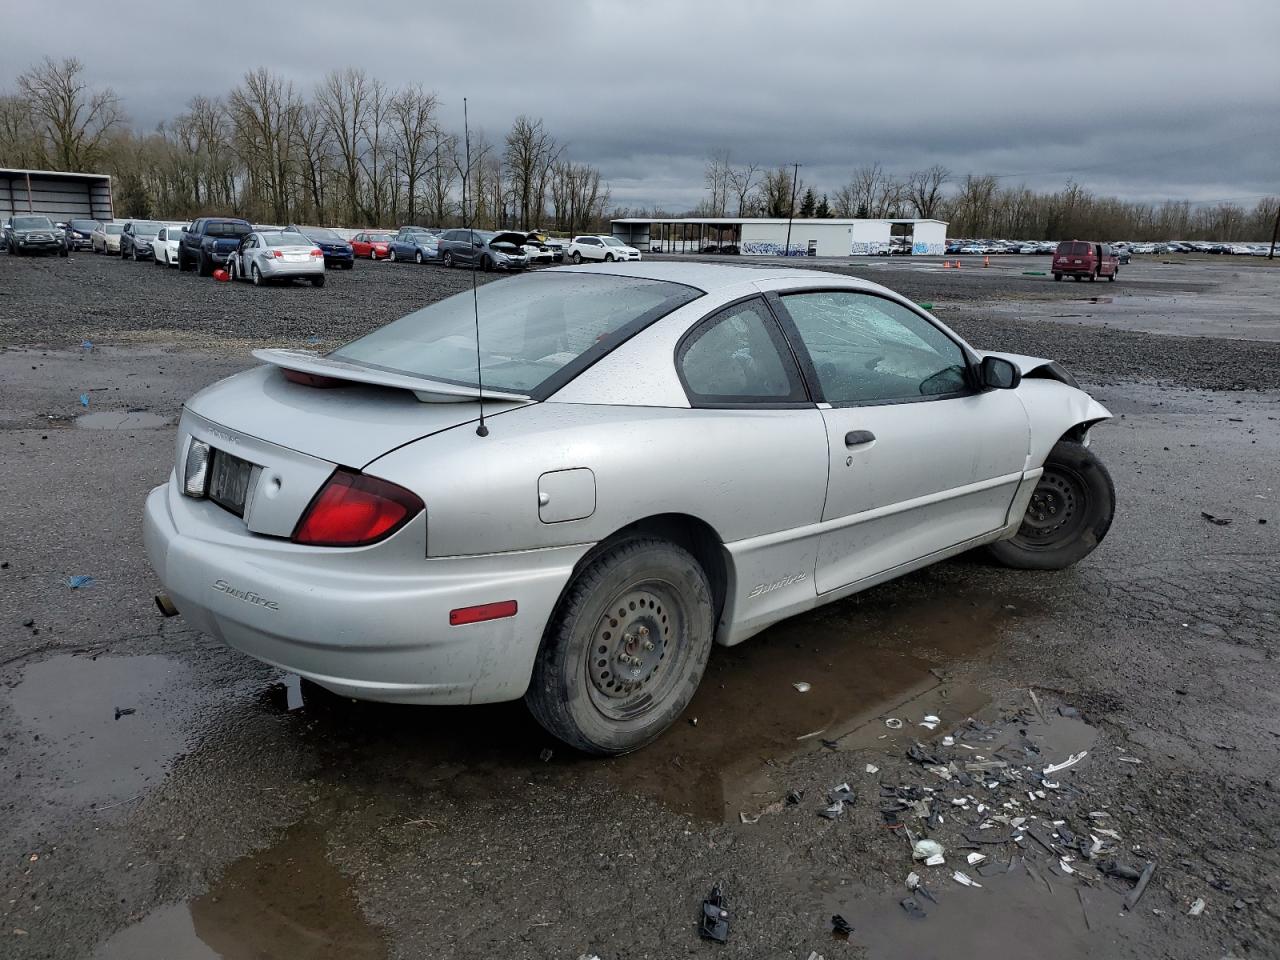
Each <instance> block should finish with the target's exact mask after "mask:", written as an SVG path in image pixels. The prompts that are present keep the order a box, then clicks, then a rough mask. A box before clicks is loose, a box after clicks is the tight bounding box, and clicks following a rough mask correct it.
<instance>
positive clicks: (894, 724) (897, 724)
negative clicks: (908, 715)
mask: <svg viewBox="0 0 1280 960" xmlns="http://www.w3.org/2000/svg"><path fill="white" fill-rule="evenodd" d="M884 725H885V726H886V727H888V728H889V729H890V730H901V729H902V721H901V720H899V719H898V718H897V717H889V718H887V719H886V720H885V722H884Z"/></svg>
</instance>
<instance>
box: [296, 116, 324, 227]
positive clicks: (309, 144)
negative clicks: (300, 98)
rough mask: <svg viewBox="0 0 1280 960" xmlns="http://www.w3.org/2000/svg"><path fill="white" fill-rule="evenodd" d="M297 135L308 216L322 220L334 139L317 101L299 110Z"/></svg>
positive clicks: (320, 221) (310, 218)
mask: <svg viewBox="0 0 1280 960" xmlns="http://www.w3.org/2000/svg"><path fill="white" fill-rule="evenodd" d="M297 137H298V151H299V158H298V159H299V163H300V165H301V168H302V182H303V185H304V190H305V191H306V196H307V202H306V203H305V204H304V205H303V206H304V207H307V208H309V209H308V213H309V214H310V216H308V217H307V219H309V220H315V221H316V222H317V223H323V222H324V221H325V220H326V219H327V218H326V216H325V213H326V205H325V180H326V178H327V175H328V173H329V170H330V161H331V159H332V158H331V156H330V150H331V148H332V140H331V139H330V135H329V126H328V124H327V123H326V122H325V119H324V115H323V114H322V113H321V111H320V109H319V108H318V107H317V106H316V105H315V104H314V103H308V104H306V105H305V106H304V107H303V108H302V111H301V112H300V113H299V115H298V127H297Z"/></svg>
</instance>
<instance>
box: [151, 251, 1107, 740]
mask: <svg viewBox="0 0 1280 960" xmlns="http://www.w3.org/2000/svg"><path fill="white" fill-rule="evenodd" d="M477 341H478V342H477ZM255 356H256V357H257V358H258V359H259V360H261V361H263V363H262V365H261V366H258V367H256V368H254V369H251V370H248V371H246V372H244V373H241V374H238V375H236V376H233V377H231V378H230V379H227V380H224V381H222V382H220V383H217V384H214V385H213V386H211V387H209V388H207V389H205V390H203V391H201V392H200V393H198V394H196V395H195V396H194V397H192V398H191V400H190V401H188V403H187V404H186V407H185V409H184V412H183V415H182V419H181V423H180V425H179V428H178V436H177V444H176V451H175V452H176V467H175V469H174V471H173V474H172V476H171V478H170V479H169V482H168V483H166V484H164V485H163V486H160V487H157V488H156V489H155V490H153V491H152V492H151V494H150V496H149V497H148V499H147V503H146V516H145V542H146V548H147V551H148V553H149V556H150V559H151V562H152V564H153V565H154V567H155V570H156V571H157V573H158V574H159V579H160V581H161V582H162V583H163V585H164V590H165V591H166V593H165V594H162V595H161V596H160V597H158V598H157V599H158V600H159V601H160V602H161V603H162V609H164V608H167V609H169V610H172V609H173V607H175V606H176V609H177V610H178V611H180V612H181V613H182V614H183V615H184V616H185V617H186V619H187V620H188V621H189V622H190V623H191V624H192V625H193V626H195V627H197V628H199V629H201V630H204V631H205V632H207V633H210V634H212V635H214V636H217V637H220V638H221V639H222V640H223V641H225V642H226V643H228V644H230V645H231V646H233V647H235V648H237V649H239V650H241V651H243V652H245V653H247V654H249V655H250V656H253V657H257V658H258V659H260V660H263V661H265V662H267V663H270V664H274V665H276V666H278V667H280V668H281V669H285V670H290V671H295V672H297V673H299V674H301V675H302V676H303V677H307V678H310V679H311V680H313V681H315V682H316V683H317V684H320V685H322V686H323V687H326V688H329V689H330V690H333V691H336V692H338V693H340V694H343V695H346V696H350V697H355V698H363V699H369V700H385V701H395V702H401V703H453V704H458V703H483V702H491V701H498V700H512V699H517V698H520V697H524V699H525V700H526V702H527V703H528V705H529V708H530V710H531V711H532V713H533V715H534V717H536V718H537V720H538V721H539V722H541V723H542V724H543V725H544V726H545V727H546V728H547V729H548V730H549V731H550V732H551V733H553V734H554V735H555V736H557V737H559V738H561V739H562V740H564V741H565V742H567V743H569V744H571V745H573V746H575V747H578V748H580V749H581V750H584V751H587V752H590V753H596V754H617V753H624V752H626V751H629V750H634V749H636V748H638V747H640V746H643V745H644V744H646V743H648V742H649V741H651V740H653V739H654V738H655V737H657V736H658V735H659V734H660V733H661V732H662V731H663V730H664V729H665V728H666V727H667V726H669V725H670V724H671V723H672V722H673V721H675V720H676V719H677V718H678V717H679V716H680V713H681V711H682V710H684V708H685V707H686V705H687V704H688V703H689V700H690V698H691V697H692V696H693V693H694V690H695V689H696V688H697V686H698V682H699V680H700V679H701V677H702V674H703V669H704V667H705V666H706V663H707V658H708V656H709V655H710V652H711V648H712V646H713V644H715V643H720V644H725V645H732V644H736V643H741V642H742V641H744V640H746V639H747V638H748V637H750V636H752V635H753V634H755V633H758V632H759V631H761V630H763V629H765V628H766V627H768V626H769V625H770V624H772V623H776V622H777V621H779V620H781V619H783V618H784V617H789V616H792V615H794V614H797V613H801V612H803V611H806V610H811V609H813V608H814V607H817V606H819V605H821V604H824V603H829V602H831V601H833V600H838V599H840V598H841V597H846V596H848V595H849V594H852V593H855V592H857V591H859V590H864V589H866V588H867V587H870V586H873V585H874V584H878V583H881V582H883V581H885V580H888V579H890V578H892V577H897V576H900V575H902V574H904V573H907V572H909V571H911V570H915V569H917V568H919V567H922V566H925V565H926V564H930V563H934V562H935V561H938V560H941V559H943V558H945V557H949V556H952V555H954V554H958V553H960V552H961V551H965V550H971V549H973V548H975V547H985V548H986V549H987V550H988V551H989V552H990V553H991V554H992V555H993V556H994V558H995V559H996V560H998V561H1000V562H1002V563H1005V564H1008V565H1010V566H1014V567H1024V568H1034V569H1060V568H1063V567H1066V566H1068V565H1070V564H1073V563H1075V562H1076V561H1078V560H1080V559H1081V558H1083V557H1084V556H1086V555H1087V554H1088V553H1089V552H1090V551H1092V550H1093V549H1094V548H1095V547H1096V546H1097V545H1098V543H1099V542H1100V541H1101V540H1102V538H1103V537H1104V536H1105V534H1106V532H1107V529H1108V527H1109V526H1110V524H1111V518H1112V514H1113V510H1114V501H1115V492H1114V489H1113V486H1112V482H1111V478H1110V476H1109V475H1108V473H1107V470H1106V468H1105V467H1104V466H1103V464H1102V463H1101V461H1100V460H1099V459H1098V458H1097V457H1096V456H1095V455H1094V453H1093V452H1092V451H1091V450H1090V449H1089V431H1090V428H1091V427H1092V426H1093V425H1094V424H1096V423H1098V422H1099V421H1101V420H1105V419H1107V418H1108V417H1109V416H1110V414H1109V413H1108V412H1107V410H1106V409H1104V408H1103V407H1102V406H1101V405H1099V404H1098V403H1097V402H1096V401H1094V400H1093V399H1092V398H1091V397H1089V396H1088V395H1087V394H1086V393H1084V392H1082V391H1081V390H1080V389H1079V388H1078V387H1077V386H1076V383H1075V381H1074V380H1073V379H1072V377H1071V375H1070V374H1069V373H1068V372H1066V371H1065V370H1064V369H1063V368H1062V367H1060V366H1059V365H1058V364H1056V363H1054V362H1051V361H1048V360H1041V359H1035V358H1032V357H1023V356H1015V355H1010V354H999V353H987V352H984V351H980V350H976V349H974V348H972V347H970V346H969V345H968V344H966V343H965V342H964V341H963V340H962V339H961V338H960V337H959V336H957V335H956V334H955V333H953V332H952V331H950V330H948V329H947V328H946V327H945V326H943V325H942V324H941V323H939V322H938V321H937V320H936V319H935V318H933V317H932V316H930V315H929V314H928V313H927V312H925V311H924V310H922V309H921V308H920V307H918V306H917V305H915V304H914V303H912V302H910V301H909V300H907V299H905V298H903V297H901V296H898V295H897V294H895V293H893V292H892V291H890V290H887V289H885V288H884V287H881V286H877V285H876V284H873V283H868V282H864V281H862V280H857V279H853V278H849V277H845V276H839V275H835V274H830V273H822V272H814V271H804V270H792V269H788V268H774V267H769V266H745V265H744V266H729V265H707V264H698V263H688V262H686V263H647V262H646V263H631V264H609V265H599V266H582V267H563V268H554V269H550V270H543V271H539V272H537V273H534V274H531V275H527V276H519V277H515V278H512V279H504V280H501V281H498V282H494V283H488V284H485V285H483V286H481V287H480V288H479V290H478V293H477V295H476V300H475V301H474V302H473V299H472V293H471V291H467V292H465V293H462V294H459V295H457V296H454V297H450V298H448V299H445V300H441V301H439V302H437V303H433V304H431V305H430V306H427V307H424V308H423V309H421V310H418V311H416V312H414V313H411V314H409V315H408V316H406V317H403V318H402V319H400V320H397V321H395V322H393V323H390V324H388V325H387V326H384V327H382V328H380V329H378V330H375V331H374V332H372V333H370V334H368V335H367V336H364V337H361V338H360V339H358V340H354V341H352V342H351V343H348V344H347V345H346V346H343V347H340V348H338V349H337V350H334V351H333V352H332V353H328V354H325V355H323V356H321V355H317V354H314V353H307V352H299V351H288V350H259V351H256V352H255ZM482 406H483V411H482ZM482 412H483V419H482V418H481V414H482ZM744 708H746V709H750V707H749V706H745V705H744Z"/></svg>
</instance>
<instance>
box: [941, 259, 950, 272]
mask: <svg viewBox="0 0 1280 960" xmlns="http://www.w3.org/2000/svg"><path fill="white" fill-rule="evenodd" d="M942 269H943V270H950V269H951V261H950V260H943V261H942Z"/></svg>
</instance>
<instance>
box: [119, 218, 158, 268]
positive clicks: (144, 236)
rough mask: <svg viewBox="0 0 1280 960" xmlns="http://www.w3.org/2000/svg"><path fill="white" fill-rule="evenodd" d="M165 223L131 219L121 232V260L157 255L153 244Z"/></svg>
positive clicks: (149, 257)
mask: <svg viewBox="0 0 1280 960" xmlns="http://www.w3.org/2000/svg"><path fill="white" fill-rule="evenodd" d="M163 226H164V224H163V223H156V221H154V220H130V221H129V222H128V223H126V224H125V225H124V230H122V231H121V232H120V259H121V260H150V259H152V258H153V257H154V256H155V249H154V248H153V247H152V244H154V243H155V242H156V236H157V234H159V233H160V228H161V227H163Z"/></svg>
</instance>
